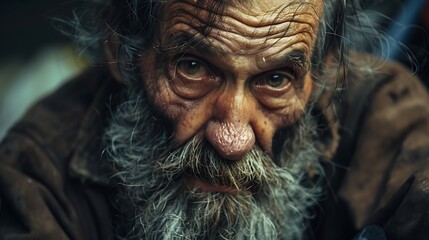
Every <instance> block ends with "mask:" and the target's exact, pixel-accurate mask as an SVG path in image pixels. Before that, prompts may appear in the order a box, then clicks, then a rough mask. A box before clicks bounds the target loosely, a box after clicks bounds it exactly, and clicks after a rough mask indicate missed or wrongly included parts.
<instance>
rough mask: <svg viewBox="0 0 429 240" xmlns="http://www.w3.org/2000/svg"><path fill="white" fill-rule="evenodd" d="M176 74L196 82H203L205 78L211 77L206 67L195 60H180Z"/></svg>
mask: <svg viewBox="0 0 429 240" xmlns="http://www.w3.org/2000/svg"><path fill="white" fill-rule="evenodd" d="M176 73H177V74H178V75H179V76H180V77H185V78H187V79H189V80H194V81H201V80H204V78H207V77H210V72H209V71H208V69H207V67H206V65H205V64H204V63H203V62H201V61H200V60H198V59H195V58H183V59H180V60H179V61H178V62H177V65H176Z"/></svg>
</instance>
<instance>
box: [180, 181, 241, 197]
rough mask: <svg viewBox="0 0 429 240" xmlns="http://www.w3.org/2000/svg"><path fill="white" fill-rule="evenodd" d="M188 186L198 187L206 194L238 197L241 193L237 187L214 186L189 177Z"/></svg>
mask: <svg viewBox="0 0 429 240" xmlns="http://www.w3.org/2000/svg"><path fill="white" fill-rule="evenodd" d="M187 184H188V186H190V187H197V188H199V189H200V190H202V191H204V192H221V193H228V194H232V195H236V194H237V193H238V192H239V190H238V189H237V188H235V187H229V186H222V185H217V184H212V183H208V182H205V181H203V180H201V179H197V178H193V177H189V178H188V179H187Z"/></svg>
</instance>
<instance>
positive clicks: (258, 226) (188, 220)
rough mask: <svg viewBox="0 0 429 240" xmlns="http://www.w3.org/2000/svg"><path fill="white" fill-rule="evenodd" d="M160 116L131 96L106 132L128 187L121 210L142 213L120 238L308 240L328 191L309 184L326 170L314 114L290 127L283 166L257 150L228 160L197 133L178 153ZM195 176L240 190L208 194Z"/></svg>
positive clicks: (138, 97)
mask: <svg viewBox="0 0 429 240" xmlns="http://www.w3.org/2000/svg"><path fill="white" fill-rule="evenodd" d="M135 92H138V91H135ZM154 116H155V114H154V113H153V111H152V110H151V109H150V107H149V105H148V102H147V100H145V98H144V97H143V96H141V95H140V94H135V93H134V94H133V93H131V94H130V97H129V100H128V101H127V102H125V103H123V104H121V105H120V106H119V107H118V110H117V111H116V113H115V115H114V117H113V120H112V122H111V125H110V126H109V128H108V129H107V131H106V133H105V138H106V140H107V143H108V147H107V148H106V152H107V153H108V158H109V160H110V161H113V163H114V164H115V166H116V168H117V173H116V174H115V176H114V177H116V178H117V179H118V180H119V183H120V184H119V185H120V186H122V187H121V194H120V196H119V197H118V198H117V201H116V205H117V206H116V207H117V208H118V209H121V208H124V207H123V206H127V205H132V207H133V209H134V211H133V213H132V219H131V223H130V224H131V226H130V229H129V231H128V232H127V234H126V235H122V236H118V238H123V239H301V238H302V236H303V232H304V231H305V229H306V227H307V226H306V222H307V220H308V219H309V218H310V217H311V214H310V212H309V208H310V207H311V206H313V205H314V203H315V202H316V197H317V195H318V194H320V189H319V188H318V187H317V186H313V185H308V184H305V185H307V186H304V185H303V184H302V183H303V182H304V181H307V180H308V179H307V177H308V176H307V174H306V172H307V170H309V169H313V170H314V169H316V170H320V169H321V167H320V164H319V162H318V159H319V157H320V154H319V153H318V151H317V150H316V148H315V146H314V141H313V138H314V134H315V124H314V123H313V121H312V118H311V116H310V114H305V115H304V117H302V118H301V120H300V121H299V122H298V123H297V124H296V125H295V127H292V128H290V129H289V131H292V132H291V133H289V134H288V135H289V136H291V137H290V138H288V139H287V140H286V142H285V147H284V148H283V149H284V150H283V151H282V153H281V154H280V156H279V157H278V160H277V161H276V163H275V162H274V161H273V159H272V158H270V157H269V156H268V155H267V154H266V153H264V151H262V150H261V149H260V148H259V147H258V146H257V145H256V146H255V147H254V148H253V149H252V150H251V151H249V152H248V153H247V154H246V155H245V156H244V157H243V159H241V160H237V161H229V160H225V159H222V158H221V157H220V156H219V155H218V154H217V153H216V151H215V150H214V149H213V148H212V147H211V146H210V144H208V143H207V141H205V140H204V139H201V138H199V137H197V136H196V137H194V138H193V139H191V140H190V141H189V142H188V143H186V144H185V145H184V146H182V147H179V148H177V149H170V147H168V144H169V142H170V139H169V136H170V134H169V133H168V131H167V130H165V129H166V127H165V126H164V124H163V123H162V122H161V121H160V120H158V119H156V118H155V117H154ZM320 172H321V171H319V173H320ZM190 177H191V178H192V179H200V180H203V181H205V182H209V183H211V184H217V185H221V186H226V187H231V188H234V189H237V192H236V194H230V193H224V192H205V191H202V190H200V189H199V188H197V187H194V186H193V185H190V184H189V182H188V180H189V178H190ZM307 183H308V181H307Z"/></svg>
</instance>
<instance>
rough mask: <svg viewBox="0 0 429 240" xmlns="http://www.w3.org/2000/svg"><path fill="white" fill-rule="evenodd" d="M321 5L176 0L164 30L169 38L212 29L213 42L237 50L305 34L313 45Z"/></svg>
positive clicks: (312, 1) (170, 5)
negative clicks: (179, 34)
mask: <svg viewBox="0 0 429 240" xmlns="http://www.w3.org/2000/svg"><path fill="white" fill-rule="evenodd" d="M321 9H322V3H321V1H317V0H307V1H302V0H301V1H280V0H274V1H272V0H258V1H256V0H234V1H208V0H201V1H200V0H184V1H178V0H174V1H171V2H169V3H168V4H167V6H166V9H165V12H164V16H165V18H164V20H166V21H165V22H164V23H165V24H163V25H164V29H163V31H162V32H164V33H166V34H165V35H164V36H166V37H167V38H168V39H176V38H175V35H177V34H178V33H180V32H189V33H190V35H195V36H197V35H205V34H206V33H207V32H210V33H211V34H210V35H211V36H208V37H209V38H211V39H210V41H211V42H217V43H218V45H223V48H224V49H228V50H227V51H228V52H230V51H232V52H235V53H237V50H238V51H246V52H248V51H249V50H250V51H253V50H256V51H259V50H260V49H261V48H265V47H267V46H270V47H271V46H273V44H274V43H276V42H278V41H279V40H281V41H283V42H282V43H281V44H286V45H287V43H285V41H288V38H290V39H297V38H296V37H294V36H296V35H302V36H304V37H303V38H305V39H304V42H306V41H307V42H306V43H305V44H307V45H308V46H307V47H308V49H310V48H311V47H310V45H311V44H312V42H313V41H314V38H315V36H316V32H317V28H318V25H319V16H320V15H321ZM207 29H209V31H207V32H205V31H206V30H207ZM301 38H302V37H301ZM179 39H180V38H179ZM199 39H201V38H199ZM183 42H186V41H183ZM188 43H189V42H188ZM233 45H236V46H233ZM252 49H253V50H252ZM258 49H259V50H258Z"/></svg>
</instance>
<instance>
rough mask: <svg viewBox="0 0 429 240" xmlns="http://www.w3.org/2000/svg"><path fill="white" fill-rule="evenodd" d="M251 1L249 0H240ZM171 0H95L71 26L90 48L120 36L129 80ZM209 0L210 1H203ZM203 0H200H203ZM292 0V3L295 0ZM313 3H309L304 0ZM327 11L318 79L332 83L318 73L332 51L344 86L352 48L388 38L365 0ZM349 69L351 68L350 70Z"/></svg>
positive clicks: (369, 48) (328, 6)
mask: <svg viewBox="0 0 429 240" xmlns="http://www.w3.org/2000/svg"><path fill="white" fill-rule="evenodd" d="M237 1H241V2H243V1H246V0H237ZM166 2H167V1H159V0H127V1H122V0H93V1H92V2H91V4H89V6H86V7H85V11H81V12H79V13H77V14H75V18H74V19H73V20H72V21H70V22H69V23H68V24H69V26H72V27H73V34H72V36H73V37H74V38H75V40H76V41H77V42H78V43H79V44H81V46H82V47H83V48H84V49H97V48H98V49H99V48H100V46H102V45H103V42H105V43H107V42H106V40H107V41H108V40H109V39H112V37H113V38H115V40H116V41H118V47H117V49H116V50H117V51H116V52H114V57H116V60H117V62H118V67H119V70H120V71H121V74H122V75H123V76H122V77H123V78H124V80H125V82H126V83H127V82H129V81H132V80H133V79H135V78H136V76H138V71H136V67H137V66H138V64H136V61H137V60H138V58H139V56H140V55H141V54H142V53H144V52H146V51H150V50H151V49H152V48H153V47H154V43H155V42H156V40H157V39H156V38H157V37H158V36H159V33H158V30H159V24H160V17H161V14H162V11H163V8H164V7H165V5H166V4H165V3H166ZM199 2H204V1H199ZM197 4H198V1H197ZM210 4H211V5H210V6H205V7H206V8H207V7H208V11H209V12H210V13H212V14H213V13H216V14H219V13H222V11H223V10H224V6H225V5H226V4H228V1H227V0H214V1H211V2H210ZM291 4H292V3H291ZM300 4H308V3H300ZM323 4H324V14H323V17H322V19H321V22H320V27H319V33H318V37H317V42H316V45H315V49H314V53H313V56H312V69H311V70H312V72H313V74H314V76H315V78H314V80H315V81H319V83H322V84H326V82H325V80H324V79H323V78H318V75H321V73H325V72H326V71H327V69H326V65H325V63H326V60H327V57H328V56H329V57H330V58H331V59H330V61H331V62H330V63H331V68H330V69H329V71H331V72H330V73H329V76H333V73H332V71H333V72H335V73H334V74H335V75H334V76H336V77H335V80H336V82H335V83H336V84H337V86H339V87H340V88H339V89H342V85H343V84H344V83H345V81H343V80H344V79H345V77H346V74H347V72H350V70H347V71H345V70H346V69H349V55H350V54H349V52H350V51H356V52H362V51H363V52H370V53H374V52H375V53H376V54H377V55H383V52H385V51H384V50H385V49H386V48H388V41H387V40H386V39H385V38H384V35H383V34H382V32H381V31H380V28H377V27H376V26H375V23H374V21H372V20H371V18H369V17H368V14H367V13H366V11H365V10H364V8H363V7H362V4H361V2H360V0H349V1H346V0H324V3H323ZM214 21H216V20H215V18H214V15H209V17H208V18H207V20H206V23H205V26H203V28H202V29H200V30H201V33H202V34H204V33H208V32H209V31H210V28H211V26H212V24H213V22H214ZM332 60H333V62H332ZM344 73H345V74H344Z"/></svg>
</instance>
